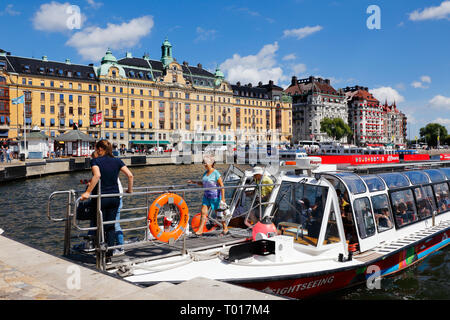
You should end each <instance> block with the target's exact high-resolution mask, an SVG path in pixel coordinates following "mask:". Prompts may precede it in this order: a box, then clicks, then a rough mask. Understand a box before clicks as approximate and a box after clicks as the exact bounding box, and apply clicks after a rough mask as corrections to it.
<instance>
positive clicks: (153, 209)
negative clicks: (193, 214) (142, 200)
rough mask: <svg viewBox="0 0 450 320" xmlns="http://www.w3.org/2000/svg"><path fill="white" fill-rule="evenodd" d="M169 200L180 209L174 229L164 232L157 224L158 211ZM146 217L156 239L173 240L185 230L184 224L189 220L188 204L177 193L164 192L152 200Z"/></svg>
mask: <svg viewBox="0 0 450 320" xmlns="http://www.w3.org/2000/svg"><path fill="white" fill-rule="evenodd" d="M169 200H170V203H173V204H174V205H176V206H177V208H178V210H179V211H180V221H179V223H178V225H177V226H176V228H175V229H174V230H172V231H166V232H164V231H163V230H161V228H160V227H159V225H158V213H159V210H160V209H161V208H162V207H163V206H164V205H166V204H167V203H168V202H169ZM147 219H148V227H149V229H150V232H151V233H152V235H153V236H154V237H155V238H156V239H158V240H159V241H162V242H169V241H170V240H173V241H175V240H177V239H178V238H179V237H180V236H181V235H182V234H183V233H184V232H185V231H186V226H187V225H188V220H189V210H188V206H187V204H186V201H184V199H183V198H182V197H180V196H179V195H177V194H175V193H165V194H163V195H160V196H159V197H158V198H156V200H155V201H153V203H152V205H151V206H150V209H149V210H148V216H147Z"/></svg>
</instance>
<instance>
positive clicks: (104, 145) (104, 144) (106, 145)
mask: <svg viewBox="0 0 450 320" xmlns="http://www.w3.org/2000/svg"><path fill="white" fill-rule="evenodd" d="M95 149H103V150H105V151H106V155H107V156H109V157H111V158H114V155H113V153H112V144H111V142H109V141H108V140H100V141H99V142H97V143H96V144H95Z"/></svg>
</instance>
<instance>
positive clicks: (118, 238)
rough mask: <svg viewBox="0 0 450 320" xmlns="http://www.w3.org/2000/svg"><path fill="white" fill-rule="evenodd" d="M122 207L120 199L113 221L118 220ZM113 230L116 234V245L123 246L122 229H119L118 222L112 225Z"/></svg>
mask: <svg viewBox="0 0 450 320" xmlns="http://www.w3.org/2000/svg"><path fill="white" fill-rule="evenodd" d="M122 206H123V202H122V198H120V204H119V208H118V209H117V213H116V219H115V220H120V209H122ZM114 230H115V232H116V245H121V244H123V232H122V229H121V228H120V223H119V222H116V223H115V224H114Z"/></svg>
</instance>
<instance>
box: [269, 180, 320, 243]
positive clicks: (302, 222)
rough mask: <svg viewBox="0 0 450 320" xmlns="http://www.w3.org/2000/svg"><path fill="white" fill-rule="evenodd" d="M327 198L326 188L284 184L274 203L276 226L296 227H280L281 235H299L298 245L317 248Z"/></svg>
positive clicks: (290, 183)
mask: <svg viewBox="0 0 450 320" xmlns="http://www.w3.org/2000/svg"><path fill="white" fill-rule="evenodd" d="M327 195H328V188H327V187H322V186H315V185H309V184H304V183H292V182H286V181H285V182H283V183H282V184H281V186H280V191H279V192H278V195H277V199H276V200H275V213H274V219H273V222H274V224H275V225H276V226H277V227H278V228H279V229H280V226H282V225H283V226H284V225H286V224H285V223H286V222H287V223H289V225H290V226H292V225H293V226H295V227H294V228H287V229H283V228H281V230H282V233H283V234H287V235H296V236H297V237H296V242H298V243H302V244H306V245H313V246H317V243H318V238H319V234H320V227H321V225H322V218H323V213H324V208H325V202H326V199H327ZM298 235H300V238H299V237H298Z"/></svg>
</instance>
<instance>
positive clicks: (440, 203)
mask: <svg viewBox="0 0 450 320" xmlns="http://www.w3.org/2000/svg"><path fill="white" fill-rule="evenodd" d="M436 200H437V204H438V211H439V212H444V211H446V210H447V209H448V208H449V206H448V205H447V201H446V199H444V198H443V197H442V196H441V195H440V194H436Z"/></svg>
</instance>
